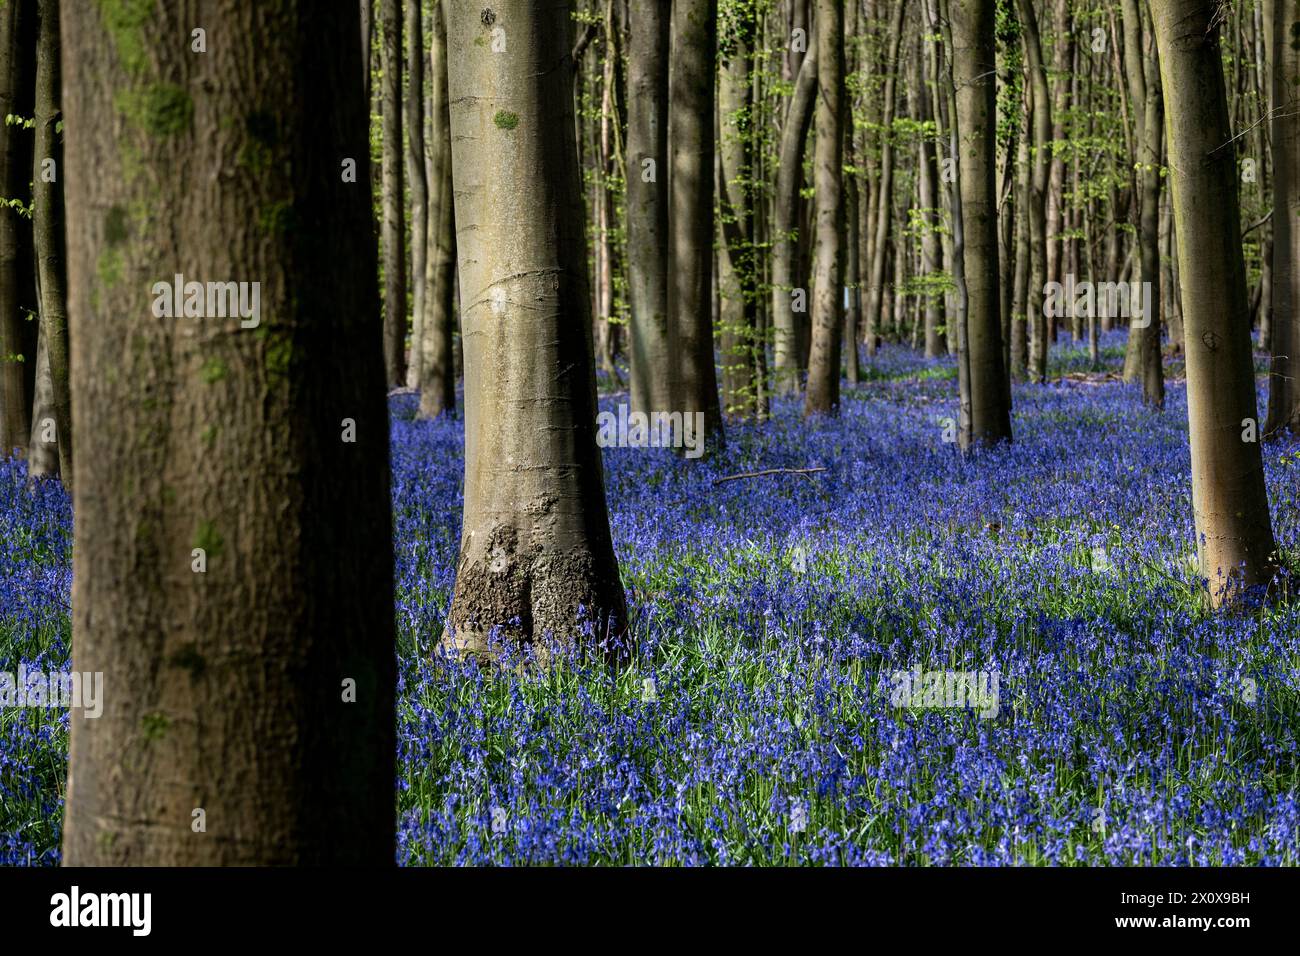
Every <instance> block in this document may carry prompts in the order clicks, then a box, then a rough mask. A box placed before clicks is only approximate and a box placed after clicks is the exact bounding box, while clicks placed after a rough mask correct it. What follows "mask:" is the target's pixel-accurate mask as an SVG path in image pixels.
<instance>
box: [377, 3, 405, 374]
mask: <svg viewBox="0 0 1300 956" xmlns="http://www.w3.org/2000/svg"><path fill="white" fill-rule="evenodd" d="M379 20H380V23H379V29H380V38H379V39H380V46H379V63H380V69H381V70H382V71H383V84H382V89H383V113H384V117H383V119H384V146H383V149H384V152H383V163H382V167H383V190H384V202H383V208H384V214H383V215H384V224H383V249H384V368H385V370H386V373H387V376H386V377H387V379H388V384H389V385H391V386H398V385H405V384H406V191H405V184H404V177H403V158H402V0H382V7H381V9H380V15H379Z"/></svg>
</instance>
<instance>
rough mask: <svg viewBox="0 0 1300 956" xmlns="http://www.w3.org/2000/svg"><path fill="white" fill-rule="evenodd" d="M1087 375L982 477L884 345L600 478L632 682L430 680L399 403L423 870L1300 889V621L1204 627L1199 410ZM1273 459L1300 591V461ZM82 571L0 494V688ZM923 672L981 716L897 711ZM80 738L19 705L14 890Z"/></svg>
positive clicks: (1228, 620)
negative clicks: (1044, 870) (751, 412)
mask: <svg viewBox="0 0 1300 956" xmlns="http://www.w3.org/2000/svg"><path fill="white" fill-rule="evenodd" d="M1104 345H1105V349H1104V352H1103V356H1104V360H1105V363H1106V365H1107V368H1108V370H1109V371H1113V372H1117V371H1118V367H1119V364H1120V363H1121V362H1122V358H1123V339H1122V334H1121V335H1120V336H1118V337H1115V336H1108V337H1107V338H1106V340H1105V342H1104ZM1086 371H1089V368H1088V359H1087V354H1086V350H1084V349H1082V348H1080V347H1078V346H1072V345H1070V344H1069V343H1068V342H1064V341H1063V342H1062V343H1061V345H1060V346H1059V347H1058V348H1057V349H1056V350H1055V351H1054V353H1053V365H1052V373H1053V375H1054V376H1056V377H1057V380H1056V381H1054V382H1053V383H1052V384H1049V385H1046V386H1016V388H1015V394H1014V408H1015V411H1014V427H1015V435H1016V440H1015V443H1014V444H1013V445H1011V446H1009V447H1004V448H998V449H995V450H989V451H984V452H981V453H980V454H978V455H976V456H973V457H972V458H969V459H965V460H964V459H962V458H961V457H960V456H959V454H958V453H957V451H956V448H955V446H954V445H952V444H947V443H945V442H944V441H943V440H942V436H943V432H944V427H943V422H942V420H943V419H945V418H951V417H954V416H955V415H956V402H955V381H954V378H955V372H954V368H953V365H952V363H951V362H950V361H946V360H939V361H927V360H925V359H923V358H920V357H918V356H917V355H916V354H915V353H912V352H910V351H908V350H904V349H898V348H892V347H891V348H886V349H885V350H883V351H882V353H881V354H880V355H878V356H877V357H876V358H875V359H874V360H873V363H872V365H871V367H870V369H869V370H868V373H867V376H866V379H867V380H866V381H865V382H863V383H862V384H860V385H857V386H845V391H844V395H843V402H844V407H843V413H842V415H841V416H840V417H839V418H838V419H834V420H830V419H828V420H821V421H814V422H805V421H803V420H802V419H801V417H800V415H799V412H798V408H797V407H796V406H795V405H793V404H791V403H785V402H783V403H778V405H777V407H776V408H775V410H774V420H773V421H771V422H769V423H766V424H762V425H733V426H732V427H731V428H730V429H729V431H728V442H729V444H728V446H727V448H726V450H725V451H724V452H722V453H721V454H719V455H717V456H715V457H711V458H709V459H706V460H703V461H700V462H691V463H686V462H682V461H680V460H679V459H677V458H675V457H674V456H673V454H672V453H671V452H669V451H661V450H655V449H636V448H610V449H606V450H605V452H604V455H605V463H606V480H607V483H608V488H609V498H610V508H611V522H612V526H613V532H614V542H615V547H616V549H617V551H618V555H619V559H620V561H621V563H622V570H623V575H624V582H625V584H626V585H627V587H628V590H629V595H630V597H629V604H630V608H631V612H632V615H633V627H634V630H635V633H636V635H637V637H638V639H639V643H640V650H639V653H638V656H637V658H636V660H635V661H634V662H633V664H632V666H630V667H629V668H627V669H625V670H623V671H621V672H619V673H612V672H610V671H608V670H607V669H606V668H604V667H603V666H600V665H597V664H594V663H593V664H589V665H584V664H582V663H581V662H569V663H567V664H565V665H563V666H560V667H557V668H555V669H553V670H552V671H550V672H549V673H544V674H543V673H537V672H535V671H527V670H521V671H511V672H506V673H503V674H501V675H498V676H492V675H490V674H489V673H486V672H484V671H481V670H479V669H478V668H477V667H475V666H474V665H473V664H467V663H455V662H450V661H446V660H444V659H442V658H441V657H439V656H437V655H434V654H433V653H431V650H430V649H431V648H432V646H433V645H434V644H436V641H437V638H438V636H439V634H440V633H441V630H442V622H443V616H444V614H445V611H446V607H447V601H448V598H449V595H450V591H451V584H452V576H453V573H454V564H455V557H456V544H457V538H458V533H459V520H460V506H461V480H462V440H461V428H460V423H459V422H458V421H455V420H443V421H439V422H435V423H426V422H416V421H414V420H413V417H414V411H415V399H414V397H413V396H408V395H399V396H396V397H394V398H393V400H392V411H393V425H392V437H393V442H392V448H393V458H394V460H393V474H394V483H393V500H394V515H395V522H396V572H397V614H398V632H399V659H400V671H401V685H400V708H399V745H398V746H399V755H398V760H399V788H400V789H399V793H398V807H397V814H396V820H395V823H396V827H397V835H398V859H399V861H400V862H402V863H405V864H411V865H416V864H426V863H437V864H445V863H500V864H527V863H575V864H577V863H611V864H625V863H656V864H677V863H681V864H704V863H724V864H771V863H778V864H779V863H791V862H834V863H845V864H849V863H908V864H913V863H915V864H922V863H929V864H1018V863H1023V864H1050V863H1060V864H1071V863H1092V864H1098V863H1113V864H1188V863H1194V864H1197V865H1205V864H1217V863H1273V864H1296V863H1300V773H1298V767H1300V752H1298V751H1297V733H1298V732H1300V602H1293V603H1291V604H1290V605H1283V606H1278V607H1274V608H1271V609H1255V610H1250V611H1243V612H1238V613H1236V614H1232V615H1227V614H1211V613H1209V612H1208V611H1207V610H1206V609H1205V608H1204V607H1203V606H1202V604H1201V601H1200V599H1199V597H1198V588H1197V578H1196V570H1195V559H1194V541H1193V532H1192V512H1191V501H1190V488H1191V483H1190V460H1189V455H1188V451H1187V418H1186V404H1185V392H1184V388H1183V386H1182V384H1180V383H1172V384H1171V386H1170V391H1169V403H1168V408H1167V410H1166V411H1164V412H1163V413H1159V412H1152V411H1149V410H1146V409H1144V408H1143V407H1142V404H1141V401H1140V392H1139V391H1138V390H1137V389H1136V388H1134V387H1130V386H1126V385H1123V384H1122V383H1120V382H1117V381H1111V380H1104V379H1101V378H1099V377H1095V376H1093V377H1089V378H1088V379H1087V380H1086V381H1080V380H1079V379H1078V378H1077V377H1076V378H1071V377H1066V378H1061V376H1063V375H1066V373H1078V372H1086ZM1261 384H1262V378H1261ZM1262 399H1263V396H1262V394H1261V407H1263V404H1262ZM624 400H625V398H624V397H621V396H618V395H607V396H605V397H604V398H603V399H602V405H603V407H606V408H611V409H612V408H613V407H614V406H615V405H616V404H617V403H618V402H619V401H624ZM1265 464H1266V469H1267V473H1268V482H1269V491H1270V499H1271V502H1272V506H1273V514H1274V522H1275V525H1276V530H1277V536H1278V541H1279V545H1280V547H1281V548H1282V550H1283V551H1284V553H1285V554H1286V556H1287V557H1288V559H1289V560H1290V562H1291V563H1292V564H1293V565H1294V564H1295V563H1296V558H1297V554H1298V552H1300V444H1297V443H1290V444H1271V445H1268V446H1266V449H1265ZM816 467H822V468H825V469H826V471H824V472H819V473H816V474H812V475H808V476H801V475H772V476H767V477H761V478H753V479H745V480H738V481H730V482H726V483H723V484H719V485H715V484H714V479H716V478H718V477H722V476H726V475H732V474H736V473H739V472H746V471H754V470H760V469H772V468H816ZM70 554H71V520H70V509H69V505H68V502H67V499H66V497H65V496H64V495H63V493H62V491H61V490H60V489H59V488H58V487H57V486H55V485H47V486H44V487H39V488H37V489H35V490H30V489H28V488H27V486H26V483H25V480H24V474H23V471H22V466H21V465H15V464H3V465H0V670H16V669H17V667H18V665H19V663H20V662H24V663H26V665H27V666H28V667H29V668H39V669H44V670H52V669H56V668H59V667H64V666H67V659H68V655H67V647H68V641H69V633H70V624H69V619H68V609H67V604H68V601H69V600H70V598H69V588H70V582H71V570H70ZM914 669H919V670H920V671H922V672H930V673H933V672H945V673H948V674H951V673H953V672H960V673H968V674H970V675H971V676H972V677H973V678H975V679H976V681H977V686H978V687H979V688H980V689H982V690H983V691H984V692H985V693H984V696H983V697H982V698H980V699H978V700H976V701H967V703H970V704H972V706H948V707H944V706H934V705H935V704H936V703H940V701H939V700H938V699H936V698H930V697H926V696H925V694H924V693H923V694H921V695H918V696H917V697H915V698H911V697H907V696H906V695H904V696H903V697H901V698H900V696H899V693H898V687H899V684H898V680H899V677H900V675H901V674H902V673H903V672H913V671H914ZM994 681H996V683H995V682H994ZM922 683H923V682H922ZM925 687H926V689H927V690H929V689H931V687H930V685H929V684H926V685H925ZM990 695H993V696H990ZM913 705H919V706H913ZM66 723H67V715H66V712H63V711H43V710H36V709H20V708H5V709H0V863H5V862H7V863H16V864H48V863H53V862H56V861H57V859H58V850H57V846H58V839H59V827H60V816H61V809H62V796H63V787H64V782H65V779H66V770H65V762H66V742H67V733H66Z"/></svg>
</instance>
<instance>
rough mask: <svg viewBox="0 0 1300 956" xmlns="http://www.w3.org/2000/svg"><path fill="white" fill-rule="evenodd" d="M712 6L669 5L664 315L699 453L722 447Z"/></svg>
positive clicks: (712, 1) (695, 2)
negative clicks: (700, 426)
mask: <svg viewBox="0 0 1300 956" xmlns="http://www.w3.org/2000/svg"><path fill="white" fill-rule="evenodd" d="M717 7H718V5H717V0H673V10H672V53H671V72H670V76H669V82H670V84H671V87H670V91H671V94H670V102H671V103H672V108H671V110H670V112H669V134H668V138H669V148H670V150H671V151H672V171H671V180H670V186H669V188H670V194H671V207H670V209H669V235H670V239H671V242H672V272H671V276H670V285H669V287H668V296H669V302H668V307H669V315H670V316H671V319H670V321H671V322H672V323H673V325H674V328H675V331H676V333H677V344H678V346H679V352H680V354H679V356H678V361H677V368H678V376H677V384H676V388H675V390H674V391H675V392H676V400H675V402H674V405H675V407H674V408H673V411H678V410H680V411H681V412H682V413H683V415H691V416H693V415H694V414H695V413H696V412H702V413H703V414H704V422H705V435H706V447H707V448H709V449H715V448H717V447H718V446H720V445H721V444H722V441H723V429H722V409H721V406H720V405H719V402H718V376H717V369H716V368H715V366H714V360H713V323H712V306H711V304H710V303H711V301H712V297H713V177H714V172H713V150H714V139H713V118H714V117H713V74H714V45H715V39H716V36H717V12H718V10H717Z"/></svg>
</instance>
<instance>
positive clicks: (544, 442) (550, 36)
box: [443, 0, 628, 662]
mask: <svg viewBox="0 0 1300 956" xmlns="http://www.w3.org/2000/svg"><path fill="white" fill-rule="evenodd" d="M571 13H572V4H571V3H568V2H565V3H558V4H552V5H551V6H550V7H549V8H548V11H547V15H546V16H538V14H537V12H536V10H535V9H534V4H533V3H531V2H530V0H498V2H497V3H495V4H493V5H492V7H491V9H490V11H488V10H487V9H486V8H480V7H479V6H478V5H475V6H474V7H473V8H471V7H469V5H461V4H453V5H450V6H448V7H447V46H448V49H449V50H455V51H457V53H456V55H454V56H451V57H450V58H449V64H450V102H451V134H452V136H451V141H452V153H453V167H454V169H455V178H456V189H455V196H456V214H455V215H456V245H457V254H458V256H459V262H460V273H459V274H460V302H461V309H462V311H461V323H462V328H463V330H464V336H463V344H464V350H465V505H464V520H463V523H462V531H461V547H460V557H459V560H458V562H457V571H456V585H455V591H454V593H453V596H452V602H451V611H450V621H449V628H448V631H447V633H446V634H445V635H444V637H443V643H444V646H445V647H447V648H448V649H449V650H452V651H454V652H459V653H471V654H474V655H476V656H478V657H480V658H485V659H498V658H499V657H500V655H502V654H503V653H505V652H506V651H507V650H509V649H510V648H512V647H515V646H516V645H518V644H520V643H528V644H531V645H532V648H533V650H534V652H535V653H536V654H537V656H538V659H539V660H541V661H543V662H544V661H546V660H549V659H550V653H551V650H552V648H553V646H554V644H560V645H568V646H572V645H574V644H578V645H580V646H582V647H583V648H584V649H589V650H594V651H601V650H604V651H607V652H614V651H618V650H620V649H622V647H623V640H624V638H625V637H626V635H627V633H628V632H627V623H626V622H627V613H626V609H625V606H624V596H623V586H622V584H621V582H620V579H619V572H618V562H617V560H616V559H615V557H614V549H613V545H612V543H611V540H610V531H609V516H608V512H607V510H606V505H605V487H604V479H603V474H602V466H601V459H600V452H599V450H598V448H597V446H596V381H595V369H594V360H593V354H592V353H593V343H592V326H591V298H590V285H589V277H588V270H587V250H586V242H585V237H584V218H583V205H584V204H583V193H582V185H581V182H580V179H579V173H578V160H577V139H576V131H575V125H574V105H573V71H572V69H571V68H570V64H571V63H572V57H571V50H572V33H573V29H572V22H571V17H570V14H571ZM497 31H500V32H497ZM494 35H496V36H498V37H501V36H504V37H505V38H507V43H508V45H509V47H508V48H509V54H508V55H502V54H499V53H494V52H493V50H492V45H493V36H494ZM494 634H495V635H498V636H499V637H500V639H501V640H500V642H499V643H498V642H495V641H494V640H493V636H494Z"/></svg>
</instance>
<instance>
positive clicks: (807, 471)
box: [713, 468, 826, 485]
mask: <svg viewBox="0 0 1300 956" xmlns="http://www.w3.org/2000/svg"><path fill="white" fill-rule="evenodd" d="M825 470H826V469H825V468H765V469H764V470H762V471H746V472H743V473H742V474H739V475H726V476H724V477H722V478H714V479H713V483H714V484H715V485H720V484H722V483H723V482H727V481H739V480H740V479H742V478H762V477H763V476H764V475H803V476H804V477H807V476H808V475H815V474H817V473H818V472H821V471H825ZM810 480H811V479H810Z"/></svg>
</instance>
